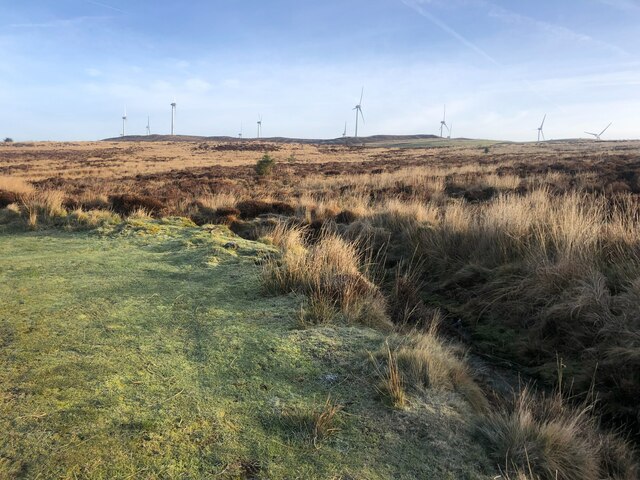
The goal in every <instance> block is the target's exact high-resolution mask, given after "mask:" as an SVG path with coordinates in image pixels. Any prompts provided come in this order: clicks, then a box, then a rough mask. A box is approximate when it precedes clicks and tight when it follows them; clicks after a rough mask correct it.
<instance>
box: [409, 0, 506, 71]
mask: <svg viewBox="0 0 640 480" xmlns="http://www.w3.org/2000/svg"><path fill="white" fill-rule="evenodd" d="M401 1H402V3H404V4H405V5H406V6H407V7H409V8H411V9H413V10H415V11H416V12H418V13H419V14H420V15H422V16H423V17H424V18H426V19H427V20H429V21H430V22H431V23H433V24H434V25H436V26H437V27H439V28H441V29H442V30H444V31H445V32H447V33H448V34H449V35H451V36H452V37H453V38H455V39H456V40H458V41H459V42H460V43H462V44H463V45H464V46H465V47H467V48H469V49H471V50H473V51H474V52H476V53H477V54H478V55H480V56H481V57H484V58H485V59H486V60H488V61H490V62H491V63H493V64H494V65H496V66H498V67H501V66H502V65H501V64H500V62H498V61H497V60H496V59H495V58H493V57H492V56H491V55H489V54H488V53H487V52H485V51H484V50H482V49H481V48H480V47H478V46H477V45H476V44H474V43H473V42H471V41H469V40H467V39H466V38H465V37H463V36H462V35H460V34H459V33H458V32H457V31H455V30H454V29H453V28H451V27H450V26H449V25H447V24H446V23H444V22H443V21H442V20H440V19H439V18H438V17H436V16H435V15H433V14H431V13H429V12H428V11H426V10H425V9H424V8H422V7H421V6H420V5H418V4H416V2H415V1H414V0H401Z"/></svg>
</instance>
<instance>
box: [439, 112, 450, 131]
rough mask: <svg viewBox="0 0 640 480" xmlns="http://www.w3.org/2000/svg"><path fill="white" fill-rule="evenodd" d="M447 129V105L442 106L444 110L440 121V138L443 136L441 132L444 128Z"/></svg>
mask: <svg viewBox="0 0 640 480" xmlns="http://www.w3.org/2000/svg"><path fill="white" fill-rule="evenodd" d="M445 128H446V129H447V130H449V127H448V126H447V106H446V105H445V106H444V112H443V113H442V121H440V138H444V135H443V132H444V129H445Z"/></svg>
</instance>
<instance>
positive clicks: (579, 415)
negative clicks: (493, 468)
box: [478, 389, 638, 480]
mask: <svg viewBox="0 0 640 480" xmlns="http://www.w3.org/2000/svg"><path fill="white" fill-rule="evenodd" d="M591 408H592V406H590V405H589V406H582V407H581V408H575V407H572V406H570V405H569V404H568V403H567V402H566V401H565V400H564V399H563V398H562V396H561V395H560V394H553V395H552V396H550V397H536V396H534V395H533V394H532V393H531V391H529V390H528V389H523V390H522V391H521V393H520V394H518V395H517V396H516V397H515V398H514V401H513V402H512V404H511V405H509V406H507V407H505V408H504V409H502V410H496V411H493V412H490V413H489V414H487V415H486V416H485V417H483V418H482V419H481V420H480V423H479V425H478V433H479V436H480V438H481V439H482V440H483V441H484V442H486V445H488V447H489V449H490V454H491V456H492V458H493V460H494V461H495V462H496V463H497V464H499V465H505V468H506V473H507V474H509V475H514V476H517V475H521V474H522V472H530V473H531V478H540V479H541V480H554V479H557V478H559V479H566V480H598V479H602V478H610V479H618V480H631V479H634V478H637V474H638V470H637V465H636V464H635V462H634V461H633V460H632V458H633V453H632V452H631V450H630V448H629V446H628V445H627V444H626V443H625V442H623V441H621V440H620V439H615V440H612V437H610V436H608V435H603V434H601V433H600V432H599V431H598V429H597V425H596V424H595V421H594V418H593V416H592V415H591V413H590V411H591ZM625 458H626V459H628V460H626V461H625V460H624V459H625ZM612 460H613V462H612Z"/></svg>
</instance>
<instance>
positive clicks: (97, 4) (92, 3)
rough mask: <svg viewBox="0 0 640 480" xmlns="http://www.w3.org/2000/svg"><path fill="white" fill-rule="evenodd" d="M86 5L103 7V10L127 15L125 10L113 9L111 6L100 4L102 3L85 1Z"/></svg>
mask: <svg viewBox="0 0 640 480" xmlns="http://www.w3.org/2000/svg"><path fill="white" fill-rule="evenodd" d="M84 1H85V3H90V4H91V5H95V6H96V7H102V8H108V9H109V10H115V11H116V12H120V13H125V14H126V13H127V12H125V11H124V10H120V9H119V8H116V7H112V6H111V5H106V4H104V3H100V2H94V1H93V0H84Z"/></svg>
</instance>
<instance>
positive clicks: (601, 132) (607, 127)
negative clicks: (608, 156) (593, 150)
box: [600, 122, 613, 135]
mask: <svg viewBox="0 0 640 480" xmlns="http://www.w3.org/2000/svg"><path fill="white" fill-rule="evenodd" d="M611 125H613V122H611V123H610V124H609V125H607V128H605V129H604V130H602V131H601V132H600V135H602V134H603V133H604V132H606V131H607V130H608V129H609V127H610V126H611Z"/></svg>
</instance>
